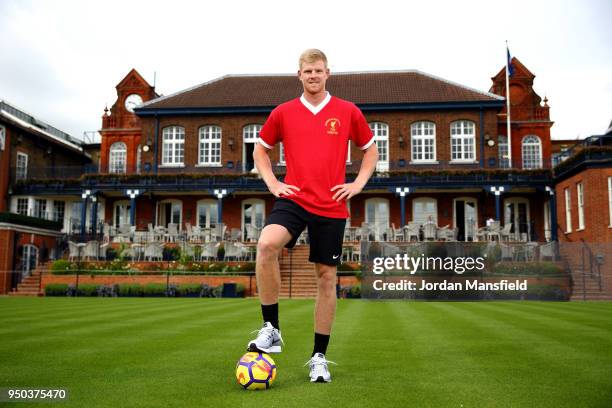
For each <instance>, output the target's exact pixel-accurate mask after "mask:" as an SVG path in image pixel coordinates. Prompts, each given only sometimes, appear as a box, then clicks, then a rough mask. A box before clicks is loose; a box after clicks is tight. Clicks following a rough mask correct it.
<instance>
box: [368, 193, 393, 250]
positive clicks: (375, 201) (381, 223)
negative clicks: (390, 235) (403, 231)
mask: <svg viewBox="0 0 612 408" xmlns="http://www.w3.org/2000/svg"><path fill="white" fill-rule="evenodd" d="M372 205H373V206H374V218H375V219H374V220H372V219H370V212H369V211H368V207H369V206H372ZM380 205H383V208H384V211H385V212H386V214H385V213H383V214H381V215H380V216H381V217H383V219H378V218H377V212H376V210H377V209H379V208H381V207H380ZM364 211H365V222H366V223H368V224H371V225H373V226H374V227H375V228H374V231H375V233H376V234H375V239H376V240H377V241H381V240H382V238H383V234H384V233H385V231H386V229H387V228H389V225H390V223H391V206H390V204H389V200H387V199H386V198H381V197H374V198H368V199H367V200H365V202H364Z"/></svg>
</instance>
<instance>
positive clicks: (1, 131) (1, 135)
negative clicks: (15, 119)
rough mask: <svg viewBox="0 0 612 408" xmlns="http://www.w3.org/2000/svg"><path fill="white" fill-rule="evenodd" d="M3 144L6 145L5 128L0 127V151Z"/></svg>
mask: <svg viewBox="0 0 612 408" xmlns="http://www.w3.org/2000/svg"><path fill="white" fill-rule="evenodd" d="M5 143H6V128H5V127H4V126H2V125H0V150H4V144H5Z"/></svg>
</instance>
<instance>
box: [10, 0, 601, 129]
mask: <svg viewBox="0 0 612 408" xmlns="http://www.w3.org/2000/svg"><path fill="white" fill-rule="evenodd" d="M610 16H612V1H610V0H582V1H579V0H573V1H569V0H556V1H534V0H529V1H524V0H515V1H512V2H508V1H504V2H497V1H492V0H489V1H469V0H463V1H436V0H429V1H428V2H410V1H388V0H376V1H371V0H370V1H361V0H353V1H351V2H348V1H334V0H327V1H313V2H290V1H271V0H259V1H252V0H251V1H232V0H226V1H216V2H214V1H211V2H205V1H192V2H189V1H180V0H173V1H170V2H169V1H140V0H132V1H127V2H126V1H115V0H105V1H104V2H90V1H68V0H55V1H36V0H33V1H27V0H0V99H4V100H6V101H7V102H9V103H11V104H13V105H16V106H17V107H19V108H21V109H22V110H25V111H26V112H28V113H30V114H32V115H34V116H36V117H37V118H39V119H41V120H43V121H46V122H48V123H49V124H51V125H53V126H55V127H57V128H59V129H61V130H63V131H65V132H67V133H69V134H71V135H73V136H75V137H81V136H82V134H83V132H85V131H95V130H98V129H99V128H100V127H101V116H102V114H103V110H104V107H105V106H107V105H108V106H109V107H110V106H111V105H112V104H113V103H114V102H115V100H116V98H117V95H116V91H115V86H116V85H117V84H118V83H119V82H120V81H121V79H123V77H124V76H125V75H126V74H127V73H128V72H129V71H130V69H132V68H135V69H136V70H138V72H140V74H141V75H143V77H144V78H145V79H146V80H147V81H149V83H151V84H153V81H154V79H155V80H156V90H157V92H158V93H159V94H164V95H168V94H171V93H175V92H177V91H180V90H182V89H185V88H189V87H192V86H194V85H197V84H200V83H203V82H206V81H209V80H211V79H214V78H217V77H219V76H222V75H226V74H246V73H249V74H251V73H260V74H261V73H292V72H296V71H297V59H298V57H299V54H300V53H301V52H302V51H303V50H304V49H306V48H320V49H322V50H324V51H325V53H326V54H327V56H328V59H329V65H330V69H331V72H332V75H333V72H334V71H336V72H346V71H376V70H404V69H417V70H420V71H424V72H427V73H430V74H433V75H436V76H439V77H442V78H445V79H448V80H451V81H454V82H458V83H460V84H463V85H466V86H469V87H473V88H476V89H479V90H482V91H488V90H489V88H490V86H491V77H492V76H494V75H495V74H496V73H497V72H498V71H499V70H500V69H502V68H503V66H504V64H505V41H506V40H507V41H508V44H509V47H510V52H511V53H512V55H513V56H515V57H517V58H518V59H519V60H521V62H522V63H523V64H524V65H525V66H526V67H527V68H528V69H529V70H530V71H531V72H533V73H534V74H535V75H536V78H535V81H534V89H535V91H536V92H537V93H538V94H539V95H540V96H541V97H542V98H544V96H546V97H548V99H549V102H548V104H549V105H550V107H551V110H550V112H551V119H552V120H553V121H554V122H555V124H554V126H553V127H552V129H551V135H552V137H553V138H554V139H576V138H584V137H587V136H590V135H594V134H602V133H603V132H604V131H605V130H606V128H607V127H608V125H609V123H610V121H611V120H612V24H610Z"/></svg>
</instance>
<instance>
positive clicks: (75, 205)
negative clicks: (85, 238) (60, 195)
mask: <svg viewBox="0 0 612 408" xmlns="http://www.w3.org/2000/svg"><path fill="white" fill-rule="evenodd" d="M82 209H83V202H82V201H73V202H71V203H70V226H69V231H71V232H73V233H74V232H77V231H79V230H80V229H81V216H82V214H81V210H82Z"/></svg>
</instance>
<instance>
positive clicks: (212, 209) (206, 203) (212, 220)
mask: <svg viewBox="0 0 612 408" xmlns="http://www.w3.org/2000/svg"><path fill="white" fill-rule="evenodd" d="M218 215H219V209H218V206H217V202H216V201H215V200H200V201H198V224H197V225H198V226H200V227H206V228H209V227H211V226H214V225H216V224H218V223H219V218H218Z"/></svg>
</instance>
